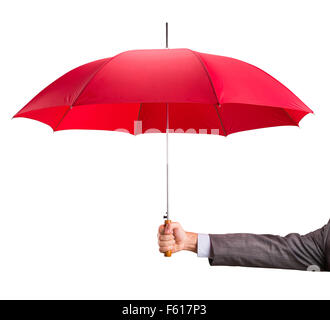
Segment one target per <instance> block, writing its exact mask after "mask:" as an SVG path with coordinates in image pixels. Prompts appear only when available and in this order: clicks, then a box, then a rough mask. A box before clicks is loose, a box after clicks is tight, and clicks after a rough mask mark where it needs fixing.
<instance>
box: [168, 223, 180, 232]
mask: <svg viewBox="0 0 330 320" xmlns="http://www.w3.org/2000/svg"><path fill="white" fill-rule="evenodd" d="M180 227H181V226H180V224H179V223H178V222H171V223H168V224H166V225H165V234H172V233H173V231H174V230H175V229H178V228H180Z"/></svg>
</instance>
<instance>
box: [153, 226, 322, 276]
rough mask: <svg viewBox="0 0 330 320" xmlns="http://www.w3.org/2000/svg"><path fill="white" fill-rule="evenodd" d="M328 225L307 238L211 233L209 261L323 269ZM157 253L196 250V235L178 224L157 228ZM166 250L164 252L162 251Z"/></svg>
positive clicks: (267, 266) (239, 264)
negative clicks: (158, 250)
mask: <svg viewBox="0 0 330 320" xmlns="http://www.w3.org/2000/svg"><path fill="white" fill-rule="evenodd" d="M328 228H329V225H326V226H324V227H323V228H321V229H318V230H316V231H314V232H311V233H309V234H307V235H303V236H301V235H299V234H296V233H294V234H289V235H287V236H286V237H281V236H275V235H256V234H246V233H237V234H211V235H209V239H210V254H209V262H210V264H211V265H212V266H215V265H227V266H246V267H263V268H281V269H297V270H307V269H308V268H309V267H311V266H317V267H319V269H320V270H324V269H325V257H324V253H325V241H326V238H327V233H328ZM158 239H159V246H160V251H161V252H165V251H166V250H172V251H173V252H178V251H180V250H189V251H193V252H197V251H198V240H197V239H198V235H197V234H196V233H191V232H185V231H184V230H183V228H182V227H181V226H180V224H178V223H172V224H171V225H169V227H168V229H165V228H164V227H162V226H161V227H160V229H159V235H158ZM165 249H166V250H165ZM164 250H165V251H164Z"/></svg>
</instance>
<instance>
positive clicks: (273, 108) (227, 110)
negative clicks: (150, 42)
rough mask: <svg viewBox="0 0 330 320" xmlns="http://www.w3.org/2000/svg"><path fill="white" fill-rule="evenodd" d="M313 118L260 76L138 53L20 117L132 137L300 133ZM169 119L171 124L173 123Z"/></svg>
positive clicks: (180, 54)
mask: <svg viewBox="0 0 330 320" xmlns="http://www.w3.org/2000/svg"><path fill="white" fill-rule="evenodd" d="M311 112H312V110H311V109H309V108H308V107H307V106H306V105H305V104H304V103H303V102H302V101H301V100H300V99H299V98H298V97H297V96H295V95H294V94H293V93H292V92H291V91H290V90H289V89H287V88H286V87H285V86H284V85H282V84H281V83H280V82H279V81H277V80H276V79H274V78H273V77H272V76H270V75H269V74H267V73H265V72H264V71H262V70H260V69H259V68H257V67H255V66H253V65H251V64H248V63H245V62H243V61H240V60H236V59H233V58H228V57H223V56H217V55H211V54H205V53H199V52H196V51H192V50H189V49H156V50H133V51H126V52H123V53H120V54H118V55H116V56H114V57H111V58H107V59H102V60H98V61H94V62H91V63H88V64H85V65H83V66H80V67H78V68H76V69H74V70H72V71H70V72H68V73H66V74H65V75H63V76H62V77H60V78H59V79H57V80H56V81H55V82H53V83H52V84H50V85H49V86H48V87H46V88H45V89H44V90H43V91H41V92H40V93H39V94H38V95H37V96H36V97H34V98H33V99H32V100H31V101H30V102H29V103H28V104H27V105H26V106H25V107H24V108H23V109H21V110H20V111H19V112H18V113H17V114H16V115H15V116H14V117H25V118H31V119H35V120H38V121H41V122H43V123H45V124H48V125H49V126H51V127H52V128H53V130H54V131H59V130H66V129H95V130H120V131H127V132H129V133H131V134H139V133H145V132H166V127H167V124H168V125H169V129H170V130H171V131H174V132H199V133H211V134H220V135H223V136H227V135H229V134H231V133H234V132H238V131H244V130H250V129H257V128H264V127H273V126H283V125H294V126H297V125H298V124H299V121H300V120H301V119H302V118H303V117H304V116H305V115H306V114H308V113H311ZM167 116H168V118H167Z"/></svg>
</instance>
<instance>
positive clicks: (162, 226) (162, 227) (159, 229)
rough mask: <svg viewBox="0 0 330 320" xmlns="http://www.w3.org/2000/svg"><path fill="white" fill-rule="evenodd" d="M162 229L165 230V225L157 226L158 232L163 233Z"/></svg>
mask: <svg viewBox="0 0 330 320" xmlns="http://www.w3.org/2000/svg"><path fill="white" fill-rule="evenodd" d="M164 231H165V226H164V225H163V224H162V225H160V226H159V228H158V234H164Z"/></svg>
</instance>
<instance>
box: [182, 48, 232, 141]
mask: <svg viewBox="0 0 330 320" xmlns="http://www.w3.org/2000/svg"><path fill="white" fill-rule="evenodd" d="M188 50H189V51H190V52H191V53H192V54H193V55H194V56H195V57H196V58H197V59H198V61H199V63H200V64H201V65H202V67H203V69H204V71H205V73H206V75H207V78H208V79H209V82H210V85H211V87H212V91H213V94H214V96H215V99H216V101H217V104H216V105H214V107H215V111H216V112H217V115H218V118H219V122H220V125H221V128H222V130H223V133H224V134H225V136H227V132H226V129H225V126H224V125H223V122H222V120H221V117H220V113H219V111H218V109H217V106H220V103H219V100H218V96H217V92H216V91H215V88H214V84H213V81H212V78H211V76H210V74H209V71H208V70H207V68H206V65H205V64H204V62H203V60H202V59H201V57H200V56H199V55H198V53H197V52H195V51H193V50H190V49H188Z"/></svg>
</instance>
